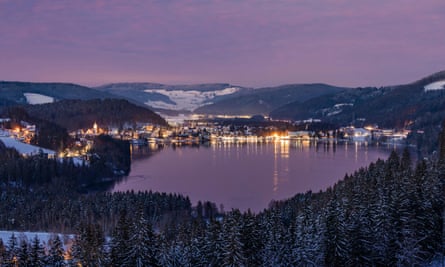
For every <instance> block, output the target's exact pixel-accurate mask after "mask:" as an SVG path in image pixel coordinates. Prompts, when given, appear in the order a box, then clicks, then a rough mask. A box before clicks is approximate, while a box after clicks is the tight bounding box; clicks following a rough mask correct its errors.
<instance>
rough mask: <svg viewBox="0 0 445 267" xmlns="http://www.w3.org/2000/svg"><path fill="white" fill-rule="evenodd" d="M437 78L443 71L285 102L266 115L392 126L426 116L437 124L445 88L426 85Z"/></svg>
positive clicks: (443, 113) (443, 109)
mask: <svg viewBox="0 0 445 267" xmlns="http://www.w3.org/2000/svg"><path fill="white" fill-rule="evenodd" d="M441 81H445V71H444V72H438V73H436V74H433V75H431V76H428V77H425V78H423V79H421V80H418V81H416V82H413V83H410V84H405V85H397V86H387V87H381V88H373V87H367V88H355V89H348V90H344V91H342V92H339V93H336V94H332V95H324V96H320V97H317V98H313V99H309V100H308V101H305V102H299V101H295V102H292V103H289V104H287V105H284V106H282V107H279V108H277V109H275V110H273V111H272V112H271V113H270V116H271V117H273V118H278V119H292V120H302V119H307V118H318V119H322V120H324V121H329V122H336V123H339V124H348V123H354V121H353V120H354V119H357V118H361V119H365V120H366V122H368V123H377V124H379V125H381V126H385V127H396V128H402V127H406V126H409V125H412V124H416V123H420V121H421V120H423V119H425V116H428V117H429V118H430V119H433V120H434V121H436V120H437V123H438V124H440V121H441V120H440V118H442V119H443V117H444V116H445V97H444V96H445V90H440V88H436V89H435V90H432V89H428V88H433V87H434V86H435V85H436V86H437V85H440V82H441ZM434 88H435V87H434ZM436 117H437V118H436Z"/></svg>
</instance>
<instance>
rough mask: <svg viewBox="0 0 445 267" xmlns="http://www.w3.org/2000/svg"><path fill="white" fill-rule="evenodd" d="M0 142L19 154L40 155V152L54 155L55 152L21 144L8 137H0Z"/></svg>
mask: <svg viewBox="0 0 445 267" xmlns="http://www.w3.org/2000/svg"><path fill="white" fill-rule="evenodd" d="M0 141H2V142H3V143H4V144H5V146H6V147H9V148H15V150H17V151H18V152H19V153H20V154H25V155H37V154H39V153H40V151H42V152H43V153H46V154H48V155H55V154H56V152H55V151H52V150H49V149H45V148H41V147H38V146H33V145H29V144H26V143H22V142H20V141H17V140H16V139H14V138H12V137H8V136H0Z"/></svg>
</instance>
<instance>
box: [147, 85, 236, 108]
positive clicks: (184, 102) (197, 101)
mask: <svg viewBox="0 0 445 267" xmlns="http://www.w3.org/2000/svg"><path fill="white" fill-rule="evenodd" d="M239 90H240V89H239V88H237V87H228V88H225V89H223V90H214V91H197V90H166V89H147V90H145V92H147V93H158V94H162V95H165V96H167V97H168V98H170V100H171V101H173V102H174V103H176V104H171V103H166V102H164V101H159V100H158V101H151V100H150V101H147V102H146V103H145V104H146V105H148V106H151V107H153V108H163V109H171V110H189V111H193V110H195V109H196V108H198V107H201V106H204V105H207V104H211V103H212V102H211V100H212V99H214V98H215V97H218V96H224V95H230V94H233V93H236V92H237V91H239Z"/></svg>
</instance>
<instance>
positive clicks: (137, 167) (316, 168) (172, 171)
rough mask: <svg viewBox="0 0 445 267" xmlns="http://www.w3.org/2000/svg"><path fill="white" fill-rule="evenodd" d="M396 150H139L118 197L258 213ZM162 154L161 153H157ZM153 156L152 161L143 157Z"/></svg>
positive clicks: (284, 144)
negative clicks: (156, 195) (141, 195)
mask: <svg viewBox="0 0 445 267" xmlns="http://www.w3.org/2000/svg"><path fill="white" fill-rule="evenodd" d="M392 149H393V147H387V146H368V145H366V144H363V143H333V142H331V143H310V142H305V141H288V140H286V141H275V142H269V143H244V144H234V143H216V144H212V145H210V146H199V147H190V146H183V147H176V148H175V147H171V146H167V147H163V148H157V146H153V147H145V148H142V149H141V148H139V149H135V150H134V154H133V155H134V159H133V163H132V166H131V172H130V174H129V176H128V177H127V178H125V179H124V180H123V181H121V182H120V183H118V184H116V185H115V186H114V189H113V191H126V190H135V191H138V190H152V191H159V192H167V193H180V194H183V195H188V196H189V197H190V199H191V201H192V203H193V204H196V202H197V201H198V200H202V201H206V200H208V201H211V202H214V203H216V204H217V205H218V207H219V206H220V204H222V205H224V209H225V210H230V209H232V208H238V209H240V210H242V211H245V210H247V209H248V208H250V209H251V210H252V211H255V212H258V211H261V210H263V209H264V208H267V206H268V204H269V203H270V201H271V200H281V199H286V198H289V197H292V196H294V195H295V194H297V193H304V192H306V191H308V190H312V191H313V192H317V191H319V190H324V189H326V188H327V187H329V186H332V185H334V184H335V182H337V181H338V180H340V179H342V178H343V177H344V175H345V174H346V173H352V172H353V171H355V170H357V169H359V168H360V167H363V166H367V165H368V164H369V163H371V162H373V161H376V160H377V159H378V158H381V159H386V158H387V157H388V155H389V153H390V152H391V150H392ZM153 151H156V152H153ZM147 153H148V154H151V155H150V156H148V157H141V155H146V154H147Z"/></svg>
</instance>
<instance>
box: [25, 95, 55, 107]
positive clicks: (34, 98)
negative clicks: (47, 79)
mask: <svg viewBox="0 0 445 267" xmlns="http://www.w3.org/2000/svg"><path fill="white" fill-rule="evenodd" d="M23 95H25V97H26V102H28V104H31V105H36V104H46V103H53V102H54V97H50V96H46V95H41V94H35V93H23Z"/></svg>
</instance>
